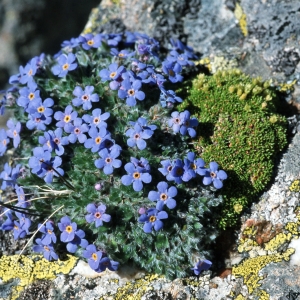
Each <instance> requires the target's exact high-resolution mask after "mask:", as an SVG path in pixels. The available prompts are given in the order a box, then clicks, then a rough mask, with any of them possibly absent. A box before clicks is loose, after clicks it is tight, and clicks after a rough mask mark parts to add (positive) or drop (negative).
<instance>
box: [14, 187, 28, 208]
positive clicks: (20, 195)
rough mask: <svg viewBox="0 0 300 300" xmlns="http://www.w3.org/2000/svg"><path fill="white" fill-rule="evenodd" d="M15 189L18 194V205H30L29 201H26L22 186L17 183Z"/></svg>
mask: <svg viewBox="0 0 300 300" xmlns="http://www.w3.org/2000/svg"><path fill="white" fill-rule="evenodd" d="M15 191H16V194H17V196H18V203H17V205H16V206H18V207H28V206H29V203H28V202H27V201H26V197H25V193H24V190H23V188H22V187H20V186H18V185H15Z"/></svg>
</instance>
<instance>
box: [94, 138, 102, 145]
mask: <svg viewBox="0 0 300 300" xmlns="http://www.w3.org/2000/svg"><path fill="white" fill-rule="evenodd" d="M101 140H102V139H101V137H99V136H98V137H97V138H95V143H96V144H97V145H99V144H100V143H101Z"/></svg>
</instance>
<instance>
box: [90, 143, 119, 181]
mask: <svg viewBox="0 0 300 300" xmlns="http://www.w3.org/2000/svg"><path fill="white" fill-rule="evenodd" d="M99 155H100V156H101V158H99V159H96V160H95V166H96V167H97V168H99V169H102V168H104V169H103V172H104V174H106V175H110V174H112V172H113V170H114V168H120V167H121V165H122V162H121V161H120V160H119V159H116V158H117V157H118V156H119V155H120V147H119V146H118V145H113V146H112V147H111V149H110V151H109V150H108V149H106V148H104V149H102V150H101V151H100V152H99Z"/></svg>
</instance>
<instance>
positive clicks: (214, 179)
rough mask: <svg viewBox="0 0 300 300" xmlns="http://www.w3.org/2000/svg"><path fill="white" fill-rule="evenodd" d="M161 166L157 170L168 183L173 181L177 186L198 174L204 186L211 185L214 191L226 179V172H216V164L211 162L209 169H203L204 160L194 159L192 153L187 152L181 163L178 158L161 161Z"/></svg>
mask: <svg viewBox="0 0 300 300" xmlns="http://www.w3.org/2000/svg"><path fill="white" fill-rule="evenodd" d="M161 164H162V166H163V167H162V168H159V169H158V170H159V171H160V172H161V173H162V174H163V175H164V176H166V179H167V180H168V181H175V182H176V183H177V184H180V183H182V182H188V181H189V180H191V179H192V178H195V177H196V175H197V174H198V175H200V176H203V180H202V182H203V184H204V185H209V184H211V183H213V185H214V187H215V188H216V189H220V188H222V187H223V180H225V179H227V174H226V172H225V171H223V170H218V168H219V165H218V164H217V163H216V162H211V163H210V164H209V168H205V162H204V160H203V159H202V158H197V159H196V158H195V153H193V152H189V153H188V154H187V157H186V158H185V159H184V160H183V161H182V160H181V159H179V158H178V159H175V160H173V161H170V160H163V161H161Z"/></svg>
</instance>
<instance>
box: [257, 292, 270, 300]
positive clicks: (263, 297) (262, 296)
mask: <svg viewBox="0 0 300 300" xmlns="http://www.w3.org/2000/svg"><path fill="white" fill-rule="evenodd" d="M269 299H270V295H269V294H268V293H267V292H266V291H264V290H261V291H260V293H259V300H269Z"/></svg>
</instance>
